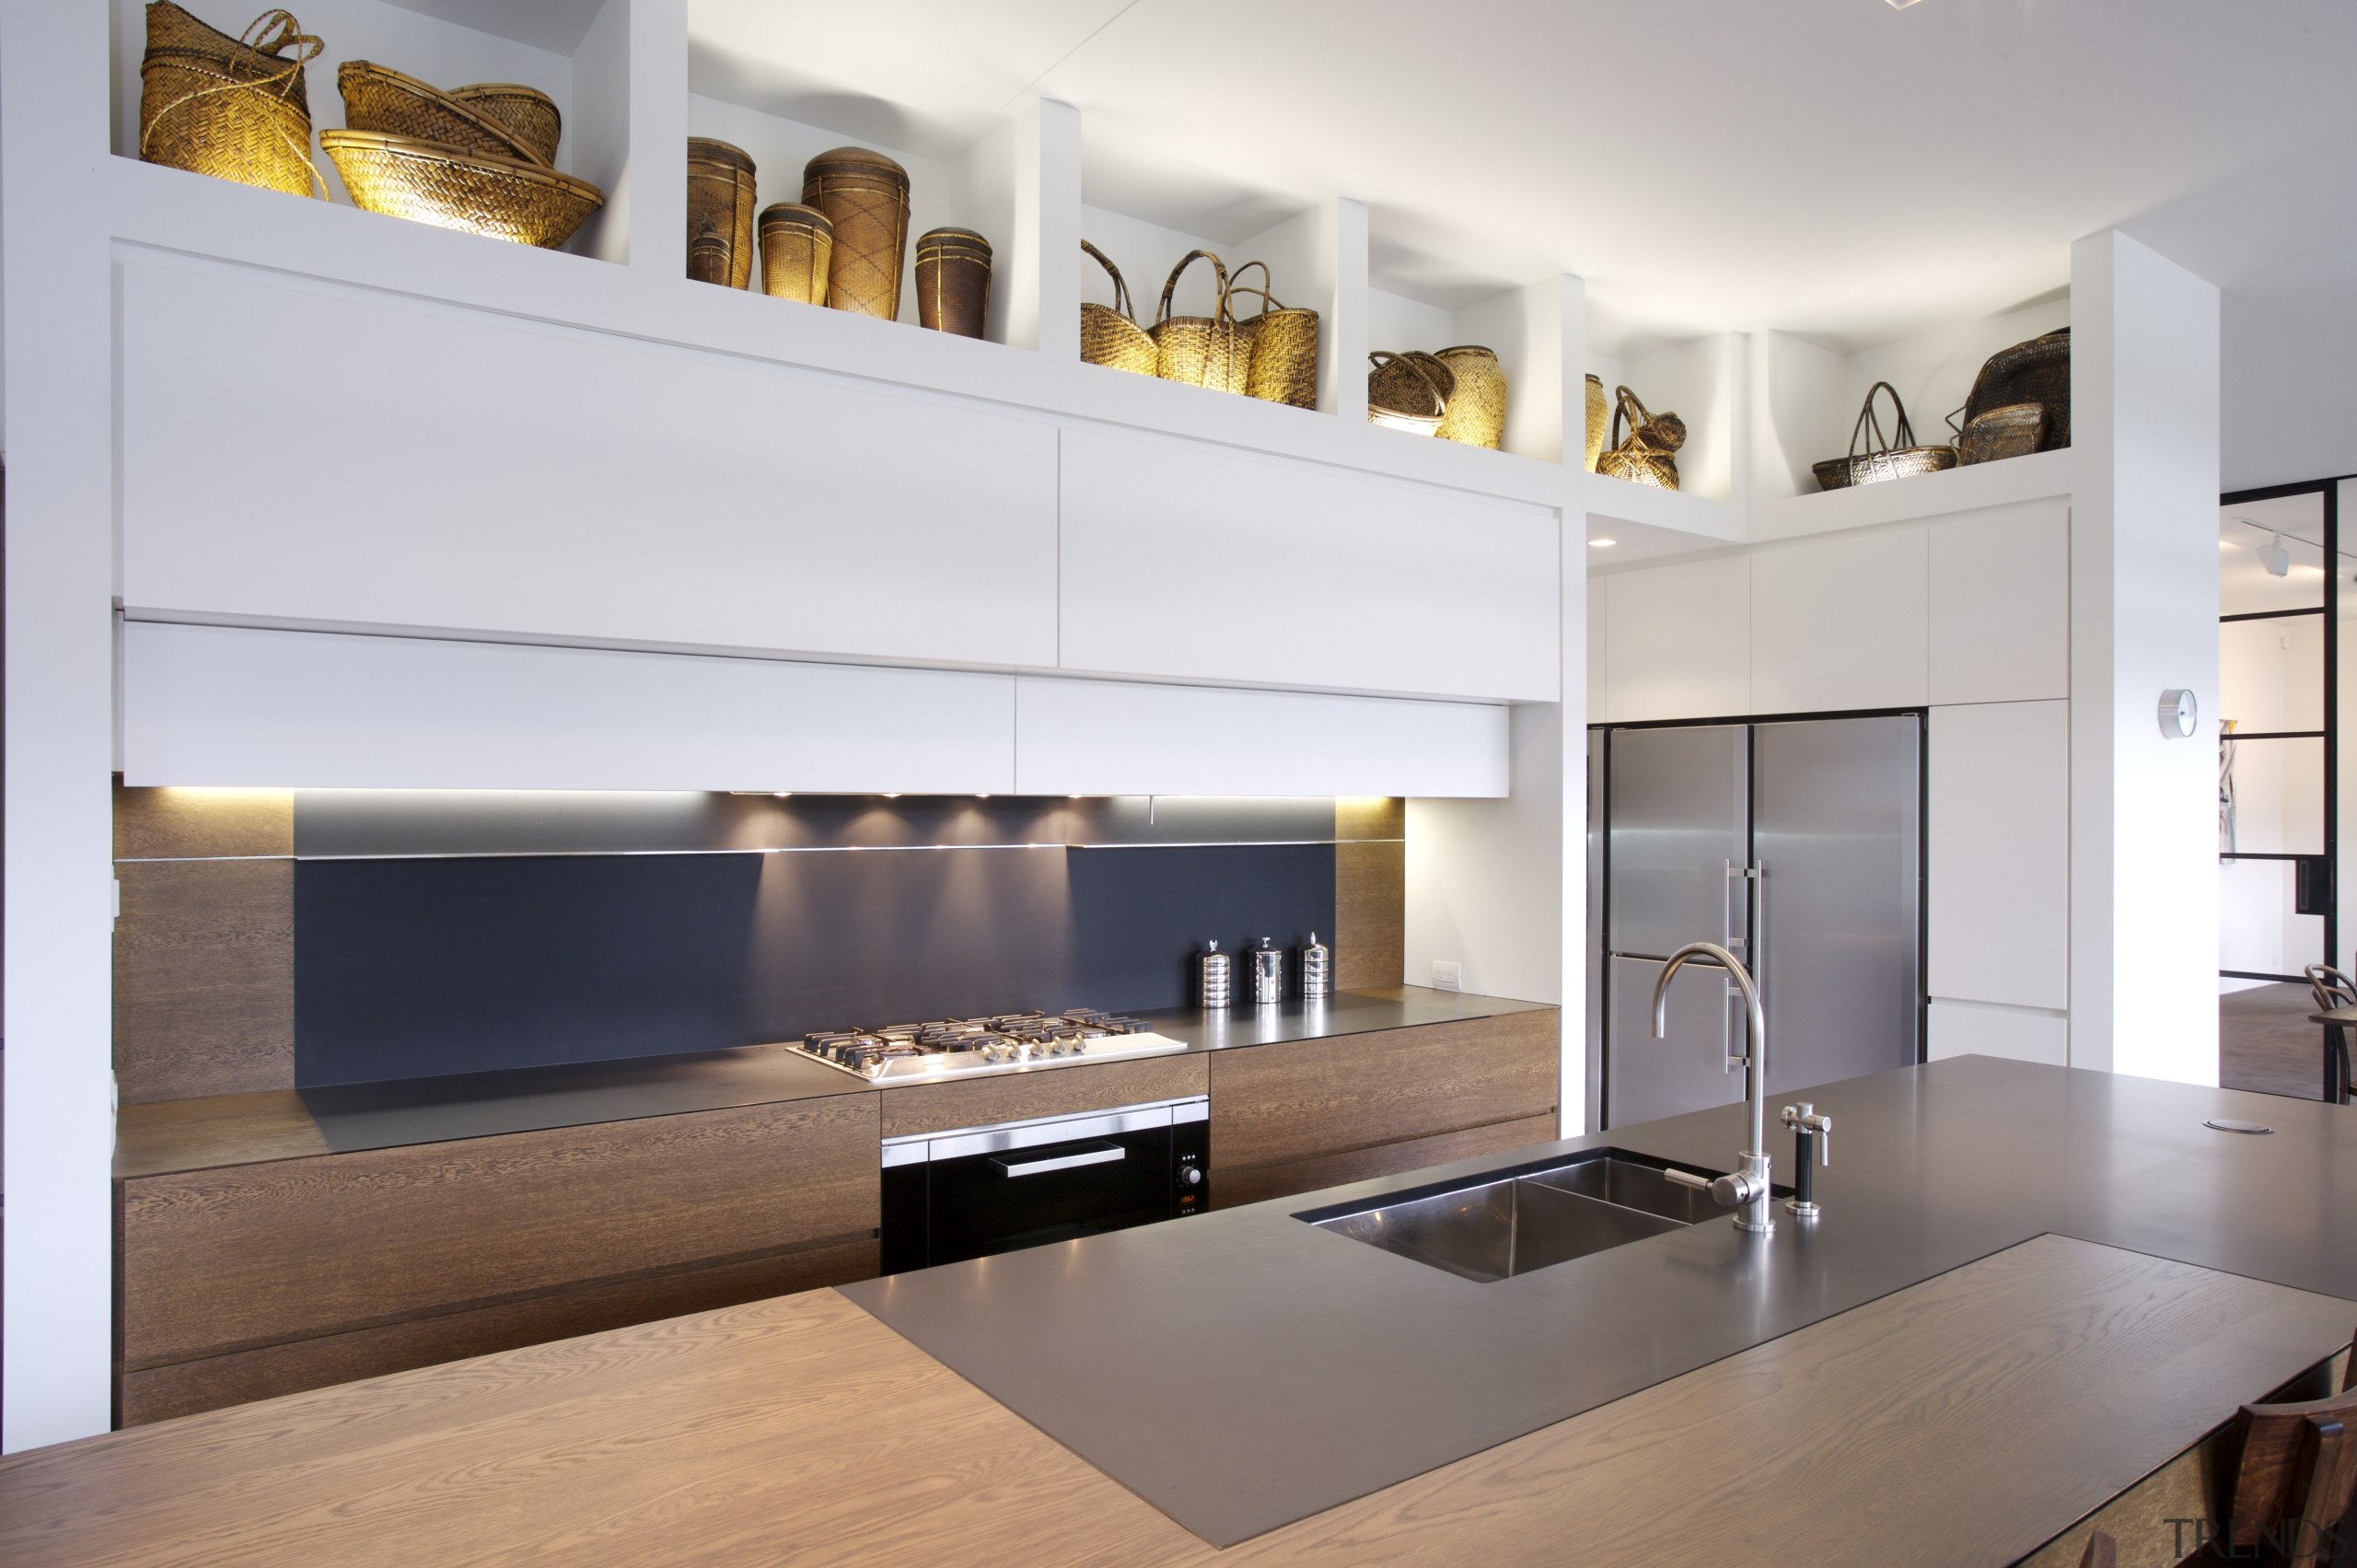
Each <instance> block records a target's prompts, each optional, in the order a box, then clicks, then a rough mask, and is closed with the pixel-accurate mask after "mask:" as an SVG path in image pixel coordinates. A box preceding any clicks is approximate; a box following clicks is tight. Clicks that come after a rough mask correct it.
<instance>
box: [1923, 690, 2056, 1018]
mask: <svg viewBox="0 0 2357 1568" xmlns="http://www.w3.org/2000/svg"><path fill="white" fill-rule="evenodd" d="M1928 745H1929V751H1930V766H1929V770H1928V782H1927V788H1926V796H1927V799H1926V812H1925V818H1924V826H1925V835H1924V836H1925V842H1927V843H1928V844H1929V846H1930V852H1929V853H1930V862H1931V863H1930V865H1929V866H1928V867H1927V868H1926V873H1927V874H1926V883H1927V889H1926V901H1927V906H1928V907H1927V911H1926V917H1927V924H1928V932H1927V936H1928V941H1927V944H1926V956H1927V958H1928V963H1927V966H1926V974H1925V982H1926V985H1927V988H1928V989H1929V991H1930V993H1931V994H1932V995H1933V996H1934V997H1937V998H1940V999H1942V1000H1944V1001H1945V1000H1953V1001H1960V1002H1994V1003H2002V1004H2009V1005H2014V1006H2017V1007H2046V1008H2053V1009H2058V1010H2059V1009H2061V1008H2066V1007H2068V1006H2069V1005H2071V966H2070V952H2071V939H2070V938H2071V890H2070V879H2071V704H2070V703H2067V702H2050V703H1971V704H1968V705H1964V706H1958V707H1943V708H1933V710H1932V717H1931V735H1930V738H1929V742H1928ZM1933 1011H1934V1013H1936V1012H1937V1008H1936V1007H1935V1008H1934V1009H1933ZM1935 1032H1936V1031H1935ZM1966 1049H1981V1048H1980V1047H1968V1048H1966Z"/></svg>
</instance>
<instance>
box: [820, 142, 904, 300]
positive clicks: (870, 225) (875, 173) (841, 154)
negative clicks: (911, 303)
mask: <svg viewBox="0 0 2357 1568" xmlns="http://www.w3.org/2000/svg"><path fill="white" fill-rule="evenodd" d="M802 204H803V205H804V206H806V207H816V208H818V209H819V211H820V212H822V213H824V214H826V215H827V221H828V222H829V223H831V224H833V225H834V226H835V250H834V254H833V255H832V256H831V257H830V259H829V260H828V263H827V303H828V304H829V305H830V306H831V307H832V308H835V309H837V310H849V311H853V312H854V313H856V314H858V315H862V316H876V317H880V318H882V319H884V320H887V321H891V320H897V319H899V317H900V271H901V268H902V266H903V264H904V263H905V262H906V261H907V260H908V253H909V171H908V170H907V169H905V168H901V167H900V165H899V164H897V163H895V162H893V161H892V160H891V159H890V158H888V157H885V156H884V155H883V154H882V153H878V152H871V151H869V150H868V149H867V148H865V147H837V148H835V149H834V150H833V151H832V152H825V153H820V154H819V156H818V157H814V158H812V159H811V160H810V161H809V162H808V163H807V164H806V165H805V166H804V167H803V169H802Z"/></svg>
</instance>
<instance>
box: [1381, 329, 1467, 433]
mask: <svg viewBox="0 0 2357 1568" xmlns="http://www.w3.org/2000/svg"><path fill="white" fill-rule="evenodd" d="M1366 359H1367V363H1368V364H1369V365H1371V366H1374V367H1375V368H1374V369H1372V370H1370V371H1368V372H1367V377H1366V422H1367V423H1368V424H1379V425H1381V426H1383V427H1384V428H1385V429H1386V430H1402V431H1405V432H1407V433H1408V434H1409V435H1411V436H1430V435H1432V434H1433V433H1434V432H1435V431H1437V430H1438V429H1439V428H1440V422H1441V421H1442V420H1443V419H1444V418H1446V417H1447V414H1448V400H1449V398H1450V397H1451V396H1452V395H1453V394H1454V393H1455V392H1456V390H1457V374H1456V372H1454V371H1452V370H1450V369H1449V367H1448V366H1446V365H1443V364H1442V363H1441V362H1440V361H1439V360H1438V359H1437V358H1435V357H1434V356H1433V355H1431V354H1392V353H1389V352H1387V351H1386V350H1383V349H1377V350H1376V351H1375V352H1374V353H1373V354H1368V355H1367V356H1366Z"/></svg>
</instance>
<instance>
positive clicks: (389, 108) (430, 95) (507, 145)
mask: <svg viewBox="0 0 2357 1568" xmlns="http://www.w3.org/2000/svg"><path fill="white" fill-rule="evenodd" d="M335 85H336V89H337V90H338V91H339V92H341V93H343V123H344V126H345V128H346V129H347V130H353V131H375V132H378V133H380V134H384V135H388V136H406V137H408V138H410V139H411V140H412V141H419V142H438V143H440V144H441V145H444V146H446V147H455V148H457V149H458V150H459V151H460V152H468V153H482V154H487V155H488V156H490V157H512V158H517V159H520V160H521V161H523V162H525V163H537V164H541V165H543V166H545V165H546V164H547V162H548V159H546V158H544V157H540V155H539V154H538V153H536V152H534V151H533V150H532V148H531V147H530V146H529V145H527V144H526V142H525V141H524V139H523V138H522V137H521V136H518V135H517V134H516V133H515V132H513V131H511V130H509V129H508V128H507V126H506V125H505V123H504V122H500V121H498V120H495V119H493V118H492V117H491V116H490V115H488V114H485V113H483V112H482V110H475V109H470V108H469V107H468V106H467V105H465V104H463V103H460V102H459V100H458V99H455V98H452V97H451V96H450V95H449V94H448V93H446V92H444V91H443V90H442V89H441V88H439V87H432V86H429V85H428V84H426V83H424V82H421V81H419V80H418V79H417V78H416V77H415V76H409V75H402V74H401V72H399V71H396V70H393V69H392V68H391V67H389V66H386V65H377V64H371V63H370V62H368V61H366V60H347V61H345V62H344V63H343V64H342V65H341V66H339V67H337V69H336V74H335Z"/></svg>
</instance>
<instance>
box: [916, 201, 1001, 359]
mask: <svg viewBox="0 0 2357 1568" xmlns="http://www.w3.org/2000/svg"><path fill="white" fill-rule="evenodd" d="M916 279H917V325H919V326H921V327H927V328H930V329H932V330H933V331H937V332H950V333H954V334H955V335H957V336H958V337H961V338H979V337H981V336H982V333H983V329H984V327H985V326H986V325H987V324H988V322H989V319H990V309H991V242H990V241H989V240H987V239H984V238H982V237H981V235H979V234H976V233H975V232H974V231H973V230H972V229H970V228H935V229H927V230H926V231H925V232H924V233H923V234H921V235H919V236H917V266H916Z"/></svg>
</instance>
